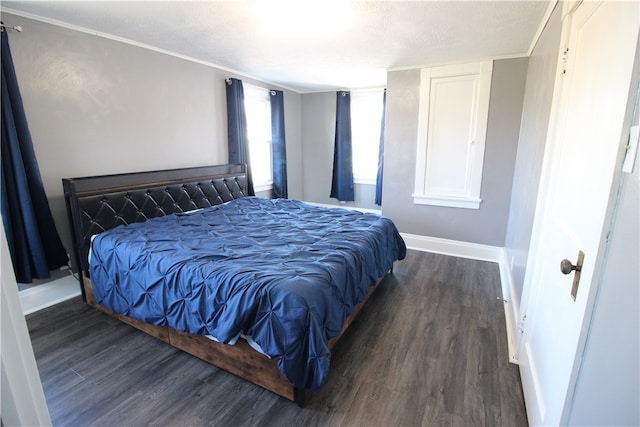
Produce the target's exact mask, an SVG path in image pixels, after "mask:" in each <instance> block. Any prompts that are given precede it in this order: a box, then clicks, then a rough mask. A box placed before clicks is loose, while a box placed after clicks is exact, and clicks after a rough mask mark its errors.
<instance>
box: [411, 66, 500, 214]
mask: <svg viewBox="0 0 640 427" xmlns="http://www.w3.org/2000/svg"><path fill="white" fill-rule="evenodd" d="M492 70H493V61H483V62H476V63H468V64H458V65H447V66H440V67H431V68H423V69H421V74H420V107H419V113H418V114H419V123H418V144H417V155H416V180H415V191H414V194H413V200H414V203H416V204H425V205H435V206H449V207H456V208H467V209H479V208H480V203H481V202H482V200H481V199H480V187H481V182H482V165H483V161H484V146H485V139H486V134H487V117H488V114H489V93H490V89H491V73H492Z"/></svg>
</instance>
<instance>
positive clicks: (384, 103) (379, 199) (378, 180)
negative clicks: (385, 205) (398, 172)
mask: <svg viewBox="0 0 640 427" xmlns="http://www.w3.org/2000/svg"><path fill="white" fill-rule="evenodd" d="M386 116H387V90H386V89H385V91H384V94H383V95H382V123H380V145H379V146H378V173H377V175H376V205H378V206H382V172H383V166H384V123H385V118H386Z"/></svg>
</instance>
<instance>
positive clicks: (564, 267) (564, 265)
mask: <svg viewBox="0 0 640 427" xmlns="http://www.w3.org/2000/svg"><path fill="white" fill-rule="evenodd" d="M581 269H582V266H581V265H573V264H571V261H569V260H568V259H566V258H565V259H563V260H562V261H560V271H561V272H562V274H570V273H571V272H572V271H574V270H575V271H580V270H581Z"/></svg>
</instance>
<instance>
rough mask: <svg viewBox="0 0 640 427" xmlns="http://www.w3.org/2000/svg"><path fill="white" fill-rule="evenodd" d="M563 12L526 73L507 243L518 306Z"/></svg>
mask: <svg viewBox="0 0 640 427" xmlns="http://www.w3.org/2000/svg"><path fill="white" fill-rule="evenodd" d="M561 9H562V8H561V7H559V6H556V8H555V10H554V11H553V14H552V15H551V17H550V19H549V21H548V22H547V25H546V27H545V29H544V31H543V32H542V35H541V36H540V38H539V39H538V43H537V44H536V46H535V48H534V50H533V52H532V54H531V56H530V57H529V66H528V69H527V84H526V88H525V95H524V106H523V108H522V124H521V127H520V141H519V143H518V153H517V156H516V166H515V171H514V174H513V190H512V192H511V207H510V214H509V221H508V225H507V237H506V240H505V250H506V254H507V260H508V262H509V266H510V269H511V278H512V282H513V293H512V295H511V298H512V299H513V300H514V301H517V302H520V300H521V298H522V288H523V286H524V275H525V267H526V265H527V258H528V256H529V243H530V240H531V230H532V228H533V216H534V212H535V208H536V201H537V197H538V184H539V181H540V173H541V169H542V159H543V155H544V147H545V142H546V138H547V130H548V127H549V116H550V113H551V101H552V98H553V88H554V85H555V79H556V67H557V64H558V51H559V48H560V36H561V30H562V22H561V12H562V11H561Z"/></svg>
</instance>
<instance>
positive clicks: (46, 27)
mask: <svg viewBox="0 0 640 427" xmlns="http://www.w3.org/2000/svg"><path fill="white" fill-rule="evenodd" d="M3 19H4V20H5V22H8V21H10V23H11V25H22V26H23V27H24V31H23V32H22V33H16V32H11V33H10V35H9V37H10V40H9V41H10V46H11V51H12V54H13V59H14V62H15V68H16V74H17V76H18V83H19V85H20V89H21V93H22V97H23V100H24V106H25V110H26V114H27V118H28V120H29V128H30V130H31V134H32V137H33V143H34V149H35V152H36V156H37V159H38V163H39V166H40V172H41V175H42V179H43V181H44V186H45V191H46V193H47V196H48V198H49V202H50V205H51V209H52V212H53V216H54V220H55V222H56V226H57V228H58V230H59V232H60V234H61V237H62V239H63V243H64V245H65V247H66V248H67V250H70V249H71V244H70V234H69V228H68V224H67V217H66V212H65V207H64V201H63V193H62V185H61V181H60V180H61V178H65V177H78V176H87V175H97V174H110V173H118V172H132V171H142V170H155V169H164V168H179V167H189V166H201V165H210V164H220V163H227V161H228V158H227V142H226V141H227V122H226V120H227V118H226V97H225V86H224V79H225V78H226V77H239V78H241V79H242V80H243V81H245V82H247V83H253V84H256V85H260V86H263V87H269V86H268V85H266V84H264V83H260V82H256V81H252V80H250V79H246V78H244V77H242V76H235V75H232V74H231V73H229V72H226V71H222V70H219V69H216V68H213V67H208V66H205V65H201V64H198V63H195V62H190V61H187V60H183V59H179V58H176V57H172V56H169V55H165V54H161V53H157V52H154V51H151V50H148V49H142V48H139V47H135V46H132V45H128V44H124V43H121V42H117V41H113V40H109V39H105V38H101V37H97V36H93V35H90V34H85V33H81V32H78V31H73V30H69V29H65V28H61V27H57V26H53V25H50V24H46V23H42V22H38V21H33V20H29V19H26V18H22V17H18V16H13V15H10V14H7V13H3ZM274 88H276V89H277V87H274ZM284 99H285V110H286V111H285V123H286V132H287V154H288V156H289V161H288V165H289V166H288V174H289V193H290V196H291V197H293V198H301V197H302V184H301V144H300V140H301V130H300V129H301V128H300V124H301V116H300V111H301V101H302V100H301V95H300V94H297V93H294V92H291V91H285V94H284Z"/></svg>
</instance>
